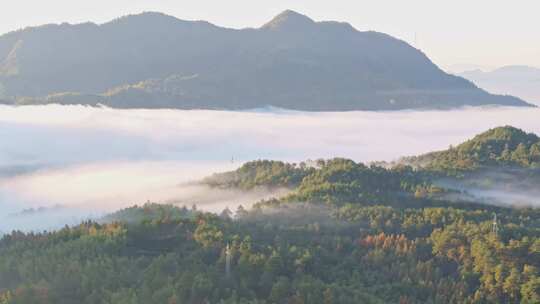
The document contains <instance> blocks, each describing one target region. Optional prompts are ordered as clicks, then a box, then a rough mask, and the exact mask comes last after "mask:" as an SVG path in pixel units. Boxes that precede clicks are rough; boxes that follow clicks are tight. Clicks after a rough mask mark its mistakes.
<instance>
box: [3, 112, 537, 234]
mask: <svg viewBox="0 0 540 304" xmlns="http://www.w3.org/2000/svg"><path fill="white" fill-rule="evenodd" d="M502 125H513V126H516V127H520V128H523V129H524V130H526V131H529V132H535V133H537V134H540V109H532V108H483V109H479V108H465V109H460V110H453V111H400V112H325V113H307V112H294V111H284V110H277V109H269V110H266V111H252V112H229V111H203V110H196V111H181V110H115V109H109V108H92V107H84V106H59V105H48V106H25V107H12V106H0V138H1V139H2V140H0V210H3V211H0V218H1V216H2V214H4V215H5V214H9V213H11V212H17V211H20V210H22V209H25V208H30V207H37V206H54V205H65V206H77V207H81V208H82V207H84V208H90V209H92V210H94V211H99V210H110V209H114V208H117V207H123V206H127V205H130V204H135V203H142V202H145V201H146V200H151V201H174V200H178V199H179V198H180V199H186V197H189V196H186V193H190V192H189V191H187V190H185V188H182V187H179V186H178V185H179V184H181V183H184V182H187V181H190V180H195V179H198V178H201V177H202V176H205V175H208V174H211V173H213V172H216V171H223V170H229V169H233V168H235V167H236V166H238V165H240V163H241V162H244V161H249V160H253V159H260V158H268V159H280V160H285V161H301V160H305V159H317V158H331V157H336V156H339V157H347V158H351V159H354V160H356V161H363V162H369V161H375V160H393V159H396V158H398V157H400V156H405V155H416V154H421V153H425V152H429V151H432V150H439V149H445V148H447V147H448V146H449V145H451V144H452V145H455V144H458V143H460V142H462V141H464V140H466V139H468V138H470V137H471V136H473V135H475V134H477V133H480V132H483V131H485V130H487V129H489V128H492V127H496V126H502ZM232 158H234V160H235V162H234V163H231V159H232ZM207 203H208V204H209V205H212V203H211V202H207ZM186 204H188V205H190V203H189V202H186ZM1 229H2V228H1V227H0V230H1Z"/></svg>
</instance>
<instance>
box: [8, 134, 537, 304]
mask: <svg viewBox="0 0 540 304" xmlns="http://www.w3.org/2000/svg"><path fill="white" fill-rule="evenodd" d="M501 130H503V131H504V130H513V129H508V128H506V129H504V128H503V129H500V130H499V131H493V130H492V131H490V132H501ZM503 133H504V132H503ZM497 134H498V133H497ZM484 135H485V134H484ZM482 138H483V137H479V138H476V139H477V140H483V139H482ZM537 139H538V138H534V137H531V140H530V142H529V141H525V142H523V145H525V146H526V148H527V150H528V151H529V155H530V154H531V150H532V149H533V148H531V147H534V145H535V144H536V143H533V141H534V140H537ZM486 140H487V141H489V140H488V139H486ZM498 140H499V139H497V141H498ZM507 141H508V142H507V143H506V144H504V146H502V147H503V150H502V151H504V150H506V145H508V149H507V150H510V149H511V150H512V151H513V152H512V154H514V153H515V151H516V149H517V148H514V146H513V145H512V144H511V143H510V141H511V139H508V140H507ZM474 142H475V140H472V141H470V142H468V143H465V144H464V145H470V146H472V147H476V146H477V145H476V144H475V143H474ZM490 145H492V144H491V143H490ZM519 145H521V142H520V143H517V145H516V146H515V147H517V146H519ZM492 147H493V145H492ZM454 149H456V148H454ZM457 149H458V150H459V149H460V148H457ZM473 149H476V148H473ZM482 151H484V150H480V152H479V153H484V152H482ZM452 153H453V152H452ZM458 155H460V157H463V158H471V159H481V160H482V162H479V164H481V165H482V166H484V165H487V161H484V156H483V155H480V154H479V155H478V157H477V156H476V155H474V154H471V155H469V156H464V154H459V153H458ZM528 157H532V158H531V159H534V156H528ZM492 158H497V156H493V157H492V156H489V159H492ZM441 159H442V158H441ZM435 161H438V160H435ZM519 163H520V164H522V163H521V161H519ZM531 163H534V161H533V162H531ZM531 163H527V164H522V165H520V166H522V167H523V168H525V167H526V168H528V169H530V170H534V169H533V168H532V167H531ZM498 165H500V166H502V164H498ZM507 165H508V166H514V165H517V161H516V163H509V162H507ZM428 168H438V169H437V170H431V169H426V170H423V169H413V168H412V167H409V166H404V165H400V166H396V167H394V168H391V169H389V168H383V167H378V166H366V165H363V164H360V163H356V162H353V161H351V160H347V159H332V160H320V161H317V162H313V163H302V164H286V163H282V162H275V161H256V162H251V163H247V164H245V165H244V166H242V167H241V168H240V169H238V170H237V171H234V172H229V173H224V174H217V175H214V176H211V177H209V178H207V179H205V180H204V181H203V182H204V183H206V184H208V185H211V186H212V187H223V188H238V189H244V190H249V189H252V188H257V187H266V188H269V189H272V188H278V187H288V188H290V189H291V192H290V194H288V195H287V196H285V197H281V198H276V199H271V200H268V201H261V202H258V203H257V204H255V206H254V207H253V208H250V209H249V210H248V209H245V208H242V207H239V208H238V210H234V212H233V211H231V210H229V209H225V210H224V211H223V212H222V213H221V214H219V215H216V214H210V213H205V212H201V211H198V210H197V208H196V207H191V208H185V207H184V208H180V207H175V206H170V205H160V204H145V205H143V206H135V207H132V208H128V209H124V210H120V211H118V212H116V213H113V214H111V215H109V216H107V217H105V218H103V219H102V220H101V221H97V222H93V221H88V222H84V223H81V224H80V225H78V226H74V227H65V228H63V229H61V230H58V231H55V232H43V233H23V232H12V233H10V234H8V235H5V236H4V237H3V238H2V239H1V240H0V303H2V304H6V303H115V304H116V303H130V304H131V303H190V304H198V303H201V304H202V303H291V304H292V303H309V304H311V303H314V304H318V303H321V304H328V303H528V304H532V303H540V209H538V208H507V207H498V206H493V205H487V204H479V203H475V202H470V201H452V202H450V201H448V200H446V199H445V197H446V195H447V194H448V192H449V191H451V190H448V189H444V188H440V187H437V186H435V185H434V183H433V177H434V176H435V175H437V174H441V172H442V171H443V173H444V169H443V167H439V166H434V165H433V164H432V165H431V166H428ZM460 170H461V169H460ZM467 170H469V171H471V170H475V168H474V167H473V166H471V167H467ZM435 171H436V172H435ZM447 171H448V172H446V173H449V172H450V171H451V170H450V169H448V170H447ZM434 172H435V173H434ZM495 215H496V220H495V219H494V216H495ZM494 224H495V225H494ZM227 248H228V249H227ZM228 260H229V262H230V264H229V266H230V267H229V271H227V265H226V264H227V261H228Z"/></svg>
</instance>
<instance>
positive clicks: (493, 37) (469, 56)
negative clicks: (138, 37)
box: [0, 0, 540, 68]
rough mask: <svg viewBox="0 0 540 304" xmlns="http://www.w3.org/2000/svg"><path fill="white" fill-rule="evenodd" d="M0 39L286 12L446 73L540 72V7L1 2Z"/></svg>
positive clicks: (243, 21)
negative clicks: (386, 42)
mask: <svg viewBox="0 0 540 304" xmlns="http://www.w3.org/2000/svg"><path fill="white" fill-rule="evenodd" d="M1 2H2V9H1V10H0V33H5V32H8V31H12V30H15V29H19V28H22V27H25V26H30V25H41V24H45V23H61V22H69V23H79V22H85V21H92V22H96V23H103V22H107V21H109V20H111V19H114V18H116V17H119V16H122V15H126V14H132V13H140V12H143V11H159V12H163V13H166V14H169V15H173V16H175V17H178V18H180V19H186V20H207V21H210V22H211V23H214V24H217V25H221V26H226V27H232V28H243V27H259V26H261V25H262V24H264V23H265V22H266V21H268V20H270V19H271V18H272V17H273V16H275V15H277V14H278V13H280V12H281V11H283V10H285V9H292V10H295V11H298V12H300V13H303V14H306V15H308V16H310V17H312V18H313V19H315V20H338V21H346V22H349V23H351V24H352V25H353V26H354V27H356V28H357V29H359V30H376V31H380V32H385V33H388V34H390V35H393V36H395V37H398V38H401V39H403V40H406V41H407V42H409V43H411V44H413V45H414V46H416V47H418V48H420V49H422V50H423V51H424V52H425V53H426V54H427V55H428V56H429V57H430V58H431V59H432V60H433V61H434V62H435V63H436V64H438V65H440V66H442V67H448V66H452V65H462V64H474V65H478V66H482V67H486V68H492V67H499V66H504V65H514V64H522V65H532V66H537V67H540V17H539V14H540V1H539V0H516V1H508V0H472V1H471V0H454V1H434V0H407V1H403V0H394V1H390V0H370V1H364V0H333V1H323V0H296V1H290V0H289V1H287V0H272V1H260V0H259V1H256V0H255V1H254V0H227V1H221V0H92V1H86V0H85V1H82V0H47V1H44V0H1Z"/></svg>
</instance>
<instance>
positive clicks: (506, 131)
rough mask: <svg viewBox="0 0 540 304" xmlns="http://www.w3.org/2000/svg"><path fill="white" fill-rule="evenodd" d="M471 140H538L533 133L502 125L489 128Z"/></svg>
mask: <svg viewBox="0 0 540 304" xmlns="http://www.w3.org/2000/svg"><path fill="white" fill-rule="evenodd" d="M473 140H476V141H486V140H501V141H520V140H521V141H526V140H534V141H538V140H539V138H538V137H537V136H536V135H534V134H532V133H531V134H528V133H527V132H525V131H523V130H521V129H518V128H515V127H512V126H504V127H498V128H493V129H490V130H488V131H486V132H484V133H482V134H479V135H477V136H476V137H475V138H474V139H473Z"/></svg>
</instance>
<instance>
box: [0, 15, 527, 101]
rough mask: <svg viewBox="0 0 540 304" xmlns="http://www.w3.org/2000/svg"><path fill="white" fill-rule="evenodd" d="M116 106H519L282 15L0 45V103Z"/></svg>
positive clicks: (41, 31) (9, 40) (411, 57)
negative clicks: (258, 23) (256, 22)
mask: <svg viewBox="0 0 540 304" xmlns="http://www.w3.org/2000/svg"><path fill="white" fill-rule="evenodd" d="M1 99H6V100H8V99H10V100H11V102H13V103H16V104H34V103H62V104H78V103H83V104H91V105H96V104H98V103H101V104H105V105H109V106H112V107H118V108H180V109H193V108H204V109H249V108H259V107H264V106H268V105H272V106H276V107H282V108H289V109H298V110H315V111H317V110H330V111H338V110H389V109H390V110H393V109H412V108H450V107H459V106H463V105H473V106H478V105H486V104H500V105H516V106H526V105H527V103H525V102H524V101H522V100H520V99H518V98H515V97H512V96H500V95H492V94H489V93H487V92H486V91H484V90H482V89H479V88H477V87H476V86H475V85H474V84H473V83H471V82H469V81H467V80H465V79H463V78H461V77H457V76H453V75H449V74H446V73H445V72H443V71H442V70H440V69H439V68H438V67H437V66H436V65H435V64H433V63H432V62H431V61H430V60H429V58H428V57H427V56H426V55H424V54H423V53H422V52H421V51H419V50H417V49H415V48H413V47H411V46H410V45H408V44H407V43H405V42H404V41H401V40H398V39H395V38H393V37H391V36H388V35H386V34H382V33H377V32H372V31H365V32H362V31H358V30H356V29H354V28H353V27H352V26H351V25H349V24H346V23H339V22H314V21H313V20H311V19H310V18H308V17H306V16H303V15H300V14H298V13H295V12H292V11H286V12H283V13H282V14H280V15H279V16H277V17H276V18H274V19H273V20H272V21H270V22H269V23H267V24H266V25H264V26H262V27H261V28H257V29H242V30H233V29H226V28H221V27H218V26H215V25H212V24H209V23H207V22H202V21H196V22H192V21H183V20H178V19H176V18H174V17H171V16H166V15H163V14H159V13H144V14H141V15H134V16H127V17H123V18H120V19H117V20H114V21H112V22H109V23H106V24H102V25H96V24H92V23H85V24H77V25H70V24H61V25H46V26H41V27H34V28H27V29H24V30H19V31H15V32H11V33H8V34H5V35H3V36H1V37H0V100H1Z"/></svg>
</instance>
